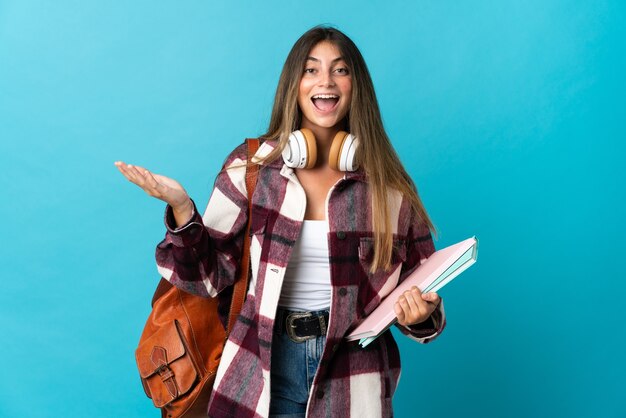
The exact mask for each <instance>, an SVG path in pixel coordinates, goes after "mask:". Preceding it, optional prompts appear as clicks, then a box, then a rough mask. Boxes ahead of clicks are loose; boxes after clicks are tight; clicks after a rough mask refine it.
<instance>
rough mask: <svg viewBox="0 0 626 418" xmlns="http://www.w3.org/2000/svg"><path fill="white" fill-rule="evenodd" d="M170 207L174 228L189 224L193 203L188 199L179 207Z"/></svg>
mask: <svg viewBox="0 0 626 418" xmlns="http://www.w3.org/2000/svg"><path fill="white" fill-rule="evenodd" d="M170 206H172V213H173V215H174V220H175V221H176V227H180V226H182V225H185V224H186V223H187V222H189V219H191V216H192V215H193V203H192V202H191V199H190V198H187V200H185V202H184V203H182V204H180V205H176V206H174V205H170Z"/></svg>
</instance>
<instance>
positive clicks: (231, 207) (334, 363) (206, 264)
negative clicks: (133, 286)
mask: <svg viewBox="0 0 626 418" xmlns="http://www.w3.org/2000/svg"><path fill="white" fill-rule="evenodd" d="M275 145H276V144H275V143H273V142H270V141H266V142H264V143H263V144H261V147H260V148H259V150H258V152H257V154H256V156H259V157H260V156H264V155H267V153H269V152H270V151H271V150H272V149H273V147H274V146H275ZM246 159H247V156H246V145H245V143H244V144H242V145H240V146H239V147H237V148H236V149H235V150H234V151H233V152H232V153H231V154H230V155H229V156H228V157H227V159H226V162H225V165H224V168H228V167H235V168H230V169H228V170H226V169H222V170H221V172H220V173H219V174H218V176H217V179H216V182H215V186H214V190H213V193H212V195H211V198H210V200H209V203H208V206H207V208H206V211H205V213H204V216H202V217H201V216H200V215H199V214H198V212H197V211H196V210H195V208H194V215H193V217H192V219H191V220H190V221H189V222H188V223H187V224H185V225H183V226H181V227H180V228H176V227H175V223H174V222H173V217H172V213H171V208H169V207H168V208H167V210H166V227H167V233H166V236H165V239H164V240H163V241H162V242H161V243H159V245H158V246H157V250H156V258H157V266H158V270H159V272H160V274H161V275H162V276H163V277H164V278H166V279H167V280H169V281H170V282H171V283H172V284H174V285H176V286H178V287H179V288H181V289H183V290H186V291H188V292H191V293H194V294H198V295H201V296H207V297H214V296H216V295H217V294H218V293H219V292H221V291H222V290H224V289H226V288H229V287H230V286H232V285H233V281H234V280H235V278H236V274H237V270H238V269H239V268H240V267H239V264H240V263H239V260H240V255H241V252H242V246H243V234H245V226H246V223H247V220H248V213H247V200H248V198H247V192H246V185H245V162H246ZM253 161H255V159H254V158H253ZM388 195H389V203H390V209H391V210H390V213H391V217H392V225H393V228H394V229H393V233H394V234H393V237H394V248H393V255H392V268H391V269H390V270H388V271H377V272H375V273H373V274H372V273H369V267H370V265H371V261H372V257H373V241H372V229H371V215H372V214H371V194H370V191H369V190H368V184H367V182H366V177H365V174H364V172H363V171H361V170H357V171H355V172H349V173H345V175H344V177H343V179H341V180H339V181H338V182H337V183H336V184H335V185H334V186H333V188H332V189H331V190H330V192H329V194H328V197H327V201H326V219H327V221H328V225H329V233H328V248H329V261H330V271H331V286H332V290H331V305H330V317H329V324H328V330H327V340H326V346H325V348H324V352H323V355H322V358H321V361H320V365H319V368H318V370H317V373H316V375H315V378H314V381H313V386H312V388H311V393H310V396H309V401H308V406H307V417H336V416H342V417H346V418H347V417H353V418H363V417H388V416H392V415H393V412H392V403H391V400H392V397H393V394H394V391H395V389H396V386H397V384H398V380H399V377H400V356H399V351H398V347H397V345H396V343H395V341H394V338H393V336H392V334H391V332H390V331H386V332H385V333H384V334H383V335H381V336H380V337H379V338H378V339H377V340H375V341H374V342H373V343H371V344H370V345H369V346H367V347H366V348H360V347H359V346H358V345H357V344H356V342H347V341H346V340H345V339H344V336H345V335H347V334H348V333H349V331H351V330H352V329H353V328H354V327H355V326H356V325H357V324H358V323H359V322H360V321H361V320H362V319H363V318H364V317H365V316H367V315H368V314H369V313H370V312H371V311H372V310H373V309H374V308H375V307H376V306H377V305H378V304H379V303H380V301H381V299H382V298H383V297H384V296H386V295H387V294H389V293H390V292H391V291H392V290H393V289H394V288H395V286H396V285H397V284H398V283H400V282H401V281H402V280H403V279H404V278H405V277H406V276H407V275H408V274H409V273H411V272H412V271H413V270H414V269H415V268H416V267H417V266H418V265H419V264H420V261H421V260H423V259H425V258H427V257H428V256H430V254H432V253H433V252H434V246H433V242H432V238H431V234H430V231H429V230H428V228H427V227H426V226H425V225H424V224H423V223H421V222H418V221H417V219H416V217H415V216H414V215H413V214H412V211H411V210H410V208H409V205H408V202H407V201H406V200H405V199H403V197H402V195H401V194H400V193H399V192H397V191H392V190H390V191H389V192H388ZM252 204H253V205H252V221H251V232H250V233H251V249H250V256H251V271H252V275H251V277H250V285H249V290H248V293H247V295H246V301H245V303H244V306H243V308H242V311H241V314H240V316H239V318H238V321H237V322H236V324H235V325H234V327H233V330H232V332H231V334H230V336H229V338H228V341H227V342H226V345H225V347H224V352H223V355H222V359H221V362H220V366H219V369H218V372H217V376H216V380H215V385H214V389H213V394H212V397H211V400H210V402H209V406H208V412H209V416H211V417H237V418H247V417H251V418H252V417H267V416H268V413H269V403H270V359H271V354H270V350H271V346H272V333H273V328H274V318H275V314H276V309H277V305H278V300H279V297H280V292H281V286H282V282H283V278H284V275H285V269H286V266H287V263H288V261H289V258H290V255H291V251H292V249H293V247H294V245H295V243H296V240H297V239H298V235H299V233H300V228H301V226H302V221H303V219H304V213H305V208H306V196H305V192H304V189H303V188H302V186H301V185H300V183H299V182H298V179H297V177H296V175H295V172H294V171H293V170H292V169H291V168H288V167H287V166H286V165H284V163H283V162H282V160H281V159H278V160H276V161H274V162H271V163H267V164H265V165H263V166H261V168H260V170H259V177H258V183H257V187H256V189H255V192H254V195H253V198H252ZM444 326H445V314H444V310H443V302H441V303H440V304H439V306H438V307H437V309H436V310H435V311H434V312H433V314H432V315H431V317H430V318H429V319H428V320H427V321H426V322H425V323H423V324H419V325H418V326H414V327H402V326H399V329H400V331H401V332H402V333H404V334H405V335H407V336H408V337H410V338H412V339H414V340H416V341H418V342H420V343H427V342H429V341H432V340H433V339H434V338H435V337H436V336H438V335H439V334H440V333H441V331H442V330H443V328H444Z"/></svg>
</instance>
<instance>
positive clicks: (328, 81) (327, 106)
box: [298, 41, 352, 129]
mask: <svg viewBox="0 0 626 418" xmlns="http://www.w3.org/2000/svg"><path fill="white" fill-rule="evenodd" d="M351 98H352V75H351V73H350V70H349V69H348V67H347V65H346V63H345V61H344V60H343V58H342V56H341V53H340V52H339V48H337V47H336V46H335V45H334V44H333V43H332V42H329V41H322V42H320V43H318V44H317V45H315V46H314V47H313V49H311V52H310V53H309V56H308V58H307V61H306V63H305V67H304V73H303V74H302V80H300V88H299V91H298V105H299V106H300V110H301V111H302V126H301V128H309V129H315V128H316V127H321V128H333V127H335V126H337V125H339V124H340V123H341V122H342V121H343V119H344V118H345V117H346V114H347V113H348V110H350V100H351Z"/></svg>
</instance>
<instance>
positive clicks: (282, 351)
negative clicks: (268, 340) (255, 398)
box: [270, 331, 326, 418]
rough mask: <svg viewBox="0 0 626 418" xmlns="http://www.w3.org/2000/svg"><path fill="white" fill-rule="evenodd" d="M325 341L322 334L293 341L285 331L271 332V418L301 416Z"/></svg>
mask: <svg viewBox="0 0 626 418" xmlns="http://www.w3.org/2000/svg"><path fill="white" fill-rule="evenodd" d="M325 344H326V336H325V335H322V336H319V337H317V338H312V339H310V340H306V341H303V342H300V343H296V342H294V341H292V340H291V339H290V338H289V335H287V333H286V332H280V331H274V337H273V341H272V363H271V372H270V374H271V377H270V382H271V383H270V393H271V400H270V418H304V415H305V413H306V406H307V401H308V399H309V392H310V391H311V386H312V385H313V378H314V377H315V372H316V371H317V367H318V365H319V362H320V359H321V357H322V353H323V352H324V345H325Z"/></svg>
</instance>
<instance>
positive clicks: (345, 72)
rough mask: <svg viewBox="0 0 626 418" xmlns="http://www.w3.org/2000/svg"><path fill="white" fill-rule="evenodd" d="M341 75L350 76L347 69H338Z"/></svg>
mask: <svg viewBox="0 0 626 418" xmlns="http://www.w3.org/2000/svg"><path fill="white" fill-rule="evenodd" d="M336 71H337V72H338V73H339V74H348V69H347V68H337V70H336Z"/></svg>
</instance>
